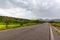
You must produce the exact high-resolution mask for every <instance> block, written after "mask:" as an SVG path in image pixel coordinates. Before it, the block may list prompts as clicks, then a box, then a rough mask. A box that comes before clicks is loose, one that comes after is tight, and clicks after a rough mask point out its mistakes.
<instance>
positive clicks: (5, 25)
mask: <svg viewBox="0 0 60 40" xmlns="http://www.w3.org/2000/svg"><path fill="white" fill-rule="evenodd" d="M43 22H44V21H42V20H28V19H20V18H13V17H7V16H0V30H2V29H10V28H17V27H24V26H29V25H34V24H39V23H43Z"/></svg>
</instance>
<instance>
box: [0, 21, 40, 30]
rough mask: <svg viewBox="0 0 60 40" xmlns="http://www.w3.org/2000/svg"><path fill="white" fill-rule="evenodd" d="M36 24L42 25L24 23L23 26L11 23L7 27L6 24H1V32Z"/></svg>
mask: <svg viewBox="0 0 60 40" xmlns="http://www.w3.org/2000/svg"><path fill="white" fill-rule="evenodd" d="M35 24H40V23H24V24H23V25H21V24H20V23H9V24H8V25H7V27H6V23H4V22H0V30H5V29H12V28H18V27H25V26H30V25H35Z"/></svg>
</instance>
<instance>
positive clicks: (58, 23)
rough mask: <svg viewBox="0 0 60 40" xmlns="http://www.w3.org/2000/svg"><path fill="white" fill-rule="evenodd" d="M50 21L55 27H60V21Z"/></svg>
mask: <svg viewBox="0 0 60 40" xmlns="http://www.w3.org/2000/svg"><path fill="white" fill-rule="evenodd" d="M49 23H51V24H52V25H53V26H55V27H60V22H56V21H50V22H49Z"/></svg>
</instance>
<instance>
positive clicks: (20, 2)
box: [0, 0, 60, 19]
mask: <svg viewBox="0 0 60 40" xmlns="http://www.w3.org/2000/svg"><path fill="white" fill-rule="evenodd" d="M59 10H60V0H0V15H6V16H14V17H18V18H28V19H40V18H59V19H60V11H59Z"/></svg>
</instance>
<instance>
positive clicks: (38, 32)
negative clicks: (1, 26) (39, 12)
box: [0, 23, 51, 40]
mask: <svg viewBox="0 0 60 40" xmlns="http://www.w3.org/2000/svg"><path fill="white" fill-rule="evenodd" d="M0 40H51V33H50V24H49V23H44V24H38V25H34V26H29V27H22V28H16V29H8V30H4V31H0Z"/></svg>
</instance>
